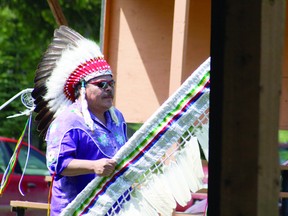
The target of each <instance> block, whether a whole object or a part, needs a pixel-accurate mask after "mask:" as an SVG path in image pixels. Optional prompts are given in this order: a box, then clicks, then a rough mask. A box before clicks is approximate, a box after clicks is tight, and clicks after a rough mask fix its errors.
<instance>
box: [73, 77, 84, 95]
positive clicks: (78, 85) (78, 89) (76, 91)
mask: <svg viewBox="0 0 288 216" xmlns="http://www.w3.org/2000/svg"><path fill="white" fill-rule="evenodd" d="M82 83H84V87H85V86H86V82H85V80H83V79H81V80H80V81H79V82H78V83H77V84H76V85H75V87H74V96H75V99H78V98H79V96H80V91H81V87H82Z"/></svg>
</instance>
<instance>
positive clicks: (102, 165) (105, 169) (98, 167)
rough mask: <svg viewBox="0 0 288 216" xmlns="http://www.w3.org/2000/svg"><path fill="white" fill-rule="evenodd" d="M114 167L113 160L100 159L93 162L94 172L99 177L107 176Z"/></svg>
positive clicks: (114, 162)
mask: <svg viewBox="0 0 288 216" xmlns="http://www.w3.org/2000/svg"><path fill="white" fill-rule="evenodd" d="M115 166H116V161H115V160H113V159H109V158H102V159H99V160H95V161H94V172H95V173H96V174H97V175H99V176H109V175H111V174H112V173H113V171H114V170H115Z"/></svg>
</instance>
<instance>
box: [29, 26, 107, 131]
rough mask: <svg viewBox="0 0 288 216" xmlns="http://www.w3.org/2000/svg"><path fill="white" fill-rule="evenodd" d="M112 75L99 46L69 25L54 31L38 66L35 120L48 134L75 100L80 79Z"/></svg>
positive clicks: (41, 129) (33, 93)
mask: <svg viewBox="0 0 288 216" xmlns="http://www.w3.org/2000/svg"><path fill="white" fill-rule="evenodd" d="M103 75H111V76H112V71H111V69H110V66H109V65H108V63H107V62H106V61H105V59H104V57H103V54H102V53H101V51H100V48H99V46H98V45H97V44H96V43H95V42H93V41H91V40H88V39H86V38H84V37H83V36H82V35H80V34H79V33H77V32H76V31H74V30H72V29H70V28H68V27H67V26H60V28H59V29H56V30H55V31H54V38H53V41H52V43H51V44H50V45H49V47H48V49H47V51H46V52H45V53H44V55H43V58H42V60H41V62H40V63H39V65H38V68H37V70H36V75H35V79H34V90H33V92H32V97H33V98H34V99H35V101H34V103H35V105H36V107H35V110H34V111H35V112H36V113H38V114H37V116H36V118H35V120H36V121H37V122H38V130H39V131H40V132H41V134H43V135H44V134H45V133H46V131H47V128H48V127H49V125H50V123H51V122H52V120H53V119H54V118H55V117H56V116H57V115H58V114H59V113H60V112H61V111H62V110H63V109H64V108H65V107H66V106H68V105H70V104H71V103H72V102H74V101H75V96H74V88H75V86H76V85H77V84H78V83H79V82H80V80H84V81H85V82H87V81H89V80H90V79H93V78H95V77H99V76H103Z"/></svg>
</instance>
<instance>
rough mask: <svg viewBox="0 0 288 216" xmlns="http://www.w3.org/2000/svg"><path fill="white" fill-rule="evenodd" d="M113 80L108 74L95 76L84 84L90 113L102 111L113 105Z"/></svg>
mask: <svg viewBox="0 0 288 216" xmlns="http://www.w3.org/2000/svg"><path fill="white" fill-rule="evenodd" d="M113 98H114V80H113V78H112V77H111V76H110V75H105V76H101V77H97V78H95V79H92V80H90V81H89V82H88V83H87V85H86V100H87V103H88V108H89V110H90V111H91V112H92V113H102V112H105V111H107V110H108V109H109V108H110V107H111V106H112V105H113Z"/></svg>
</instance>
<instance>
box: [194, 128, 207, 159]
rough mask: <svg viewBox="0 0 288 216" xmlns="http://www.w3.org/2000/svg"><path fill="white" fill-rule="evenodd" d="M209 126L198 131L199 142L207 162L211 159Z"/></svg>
mask: <svg viewBox="0 0 288 216" xmlns="http://www.w3.org/2000/svg"><path fill="white" fill-rule="evenodd" d="M208 134H209V124H205V125H203V126H202V128H201V130H196V136H197V138H198V140H199V143H200V145H201V148H202V150H203V153H204V155H205V158H206V160H207V161H208V159H209V136H208Z"/></svg>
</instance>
